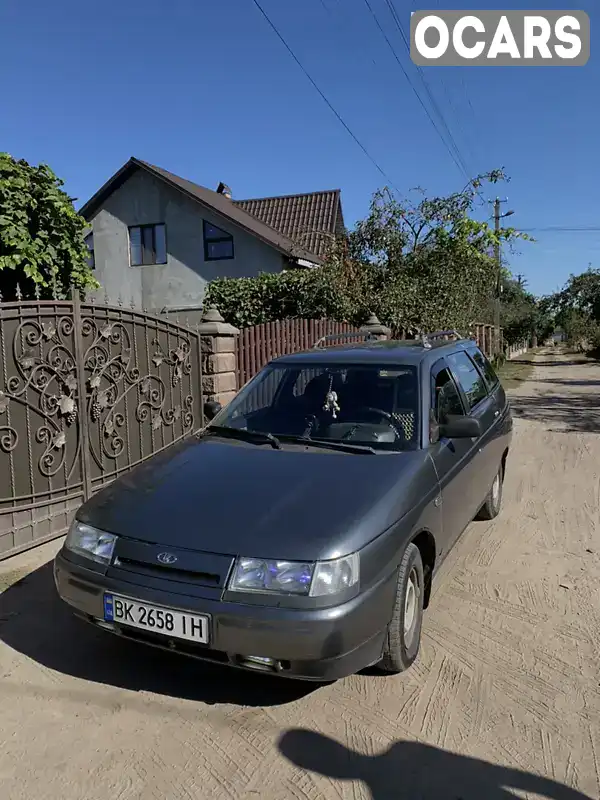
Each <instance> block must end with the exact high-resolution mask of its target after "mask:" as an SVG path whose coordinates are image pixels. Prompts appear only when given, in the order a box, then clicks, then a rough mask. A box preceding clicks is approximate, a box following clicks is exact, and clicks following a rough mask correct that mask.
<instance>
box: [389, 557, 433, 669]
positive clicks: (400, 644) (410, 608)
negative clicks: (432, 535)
mask: <svg viewBox="0 0 600 800" xmlns="http://www.w3.org/2000/svg"><path fill="white" fill-rule="evenodd" d="M423 598H424V580H423V561H422V559H421V553H420V552H419V548H418V547H417V546H416V545H414V544H409V545H408V547H407V548H406V550H405V552H404V555H403V557H402V561H401V563H400V568H399V569H398V585H397V588H396V601H395V603H394V611H393V615H392V619H391V621H390V624H389V626H388V630H387V636H386V640H385V647H384V651H383V657H382V659H381V661H380V662H379V664H378V665H377V666H378V668H379V669H380V670H381V671H382V672H387V673H398V672H404V670H407V669H408V668H409V667H410V666H411V664H412V663H413V662H414V660H415V659H416V657H417V655H418V653H419V645H420V643H421V626H422V623H423Z"/></svg>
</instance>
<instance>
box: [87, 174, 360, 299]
mask: <svg viewBox="0 0 600 800" xmlns="http://www.w3.org/2000/svg"><path fill="white" fill-rule="evenodd" d="M80 213H81V214H82V216H84V217H85V218H86V219H87V220H88V222H89V223H90V233H89V235H88V237H87V242H88V247H89V249H90V263H91V264H92V267H93V269H94V274H95V276H96V278H97V280H98V281H99V283H100V285H101V286H102V292H101V293H99V295H101V296H106V297H107V298H108V300H109V302H115V301H116V300H117V299H118V298H119V297H120V298H121V299H122V300H123V302H125V303H127V304H129V303H132V304H133V305H134V306H135V307H137V308H147V309H149V310H153V311H161V310H163V311H169V310H179V309H182V310H183V309H190V308H198V307H199V305H200V304H201V302H202V297H203V295H204V290H205V287H206V285H207V283H208V282H209V281H211V280H213V279H214V278H218V277H252V276H254V275H258V274H259V273H261V272H280V271H282V270H285V269H291V268H314V267H318V266H319V265H321V264H322V260H323V255H324V253H325V252H326V249H327V245H328V242H330V241H331V240H332V238H333V237H334V236H335V235H336V234H339V233H341V232H342V231H343V230H344V220H343V215H342V204H341V198H340V192H339V190H332V191H325V192H314V193H311V194H301V195H290V196H287V197H270V198H259V199H250V200H234V199H232V194H231V190H230V189H229V187H228V186H227V185H226V184H224V183H220V184H219V186H218V188H217V190H216V191H212V190H211V189H207V188H205V187H203V186H199V185H198V184H196V183H192V182H191V181H188V180H185V179H184V178H180V177H179V176H177V175H174V174H172V173H171V172H167V171H166V170H164V169H161V168H160V167H156V166H154V165H152V164H148V163H146V162H145V161H140V160H139V159H137V158H131V159H130V160H129V161H128V162H127V163H126V164H125V165H124V166H123V167H122V168H121V169H120V170H119V171H118V172H117V173H116V174H115V175H113V176H112V178H110V180H108V181H107V182H106V183H105V184H104V186H102V187H101V188H100V189H99V190H98V191H97V192H96V194H95V195H94V196H93V197H92V198H91V199H90V200H88V201H87V203H85V205H84V206H83V207H82V208H81V210H80Z"/></svg>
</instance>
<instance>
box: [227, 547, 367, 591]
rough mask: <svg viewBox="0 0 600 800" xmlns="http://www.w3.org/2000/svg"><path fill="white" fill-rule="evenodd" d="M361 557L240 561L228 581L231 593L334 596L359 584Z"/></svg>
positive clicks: (250, 559)
mask: <svg viewBox="0 0 600 800" xmlns="http://www.w3.org/2000/svg"><path fill="white" fill-rule="evenodd" d="M358 577H359V558H358V553H352V555H349V556H344V557H343V558H336V559H333V560H331V561H317V562H316V563H315V562H310V561H276V560H275V559H265V558H243V557H241V558H238V559H237V560H236V562H235V567H234V570H233V573H232V575H231V578H230V581H229V587H228V588H229V590H230V591H232V592H263V593H273V594H298V595H306V596H310V597H323V596H327V595H335V594H339V593H340V592H343V591H344V589H349V588H350V587H351V586H354V584H355V583H357V582H358Z"/></svg>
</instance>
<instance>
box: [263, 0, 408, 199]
mask: <svg viewBox="0 0 600 800" xmlns="http://www.w3.org/2000/svg"><path fill="white" fill-rule="evenodd" d="M253 2H254V5H255V6H256V7H257V8H258V10H259V11H260V13H261V14H262V15H263V17H264V18H265V20H266V21H267V23H268V24H269V26H270V27H271V28H272V30H273V31H274V32H275V34H276V36H277V38H278V39H279V40H280V41H281V43H282V44H283V46H284V47H285V49H286V50H287V51H288V53H289V54H290V55H291V57H292V58H293V59H294V61H295V62H296V64H297V65H298V66H299V67H300V69H301V70H302V72H303V73H304V74H305V75H306V77H307V78H308V80H309V81H310V82H311V84H312V85H313V87H314V88H315V89H316V90H317V92H318V93H319V95H320V96H321V98H322V99H323V100H324V102H325V103H326V104H327V106H328V107H329V109H330V110H331V111H332V113H333V114H335V116H336V118H337V120H338V122H339V123H340V124H341V125H342V126H343V127H344V129H345V130H346V132H347V133H348V134H349V135H350V136H351V137H352V139H353V140H354V141H355V142H356V144H357V145H358V146H359V147H360V149H361V150H362V151H363V153H364V154H365V155H366V157H367V158H368V159H369V161H370V162H371V163H372V164H373V166H374V167H375V168H376V169H377V171H378V172H379V173H380V174H381V175H382V176H383V177H384V178H385V180H386V181H387V182H388V183H389V184H390V186H391V187H392V188H393V189H394V190H395V191H396V192H397V193H398V194H400V191H399V189H397V188H396V186H394V183H393V181H392V180H391V179H390V178H389V176H388V175H387V174H386V172H385V171H384V170H383V168H382V167H381V166H380V165H379V164H378V163H377V161H376V160H375V159H374V158H373V156H372V155H371V154H370V153H369V151H368V150H367V148H366V147H365V145H364V144H363V143H362V142H361V141H360V139H359V138H358V136H356V134H355V133H353V131H352V130H351V128H350V126H349V125H348V124H347V123H346V122H345V121H344V119H343V118H342V116H341V114H340V113H339V112H338V111H337V110H336V109H335V108H334V106H333V105H332V103H331V102H330V101H329V99H328V98H327V96H326V95H325V93H324V92H323V91H322V89H320V88H319V86H318V84H317V83H316V81H315V80H314V78H313V77H312V76H311V75H310V74H309V72H308V71H307V70H306V68H305V67H304V65H303V64H302V62H301V61H300V59H299V58H298V56H297V55H296V54H295V53H294V51H293V50H292V48H291V47H290V45H289V44H288V43H287V41H286V40H285V39H284V37H283V35H282V34H281V33H280V31H279V29H278V28H277V27H276V26H275V23H274V22H273V21H272V20H271V18H270V17H269V15H268V14H267V12H266V11H265V10H264V8H263V7H262V6H261V4H260V3H259V2H258V0H253Z"/></svg>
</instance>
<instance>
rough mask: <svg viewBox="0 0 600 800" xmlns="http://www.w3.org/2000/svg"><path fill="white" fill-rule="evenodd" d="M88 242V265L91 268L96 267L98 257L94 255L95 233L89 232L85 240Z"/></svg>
mask: <svg viewBox="0 0 600 800" xmlns="http://www.w3.org/2000/svg"><path fill="white" fill-rule="evenodd" d="M83 241H84V242H85V243H86V246H87V249H88V251H89V255H88V260H87V262H88V267H89V268H90V269H96V259H95V257H94V234H93V233H88V235H87V236H86V237H85V238H84V240H83Z"/></svg>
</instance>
